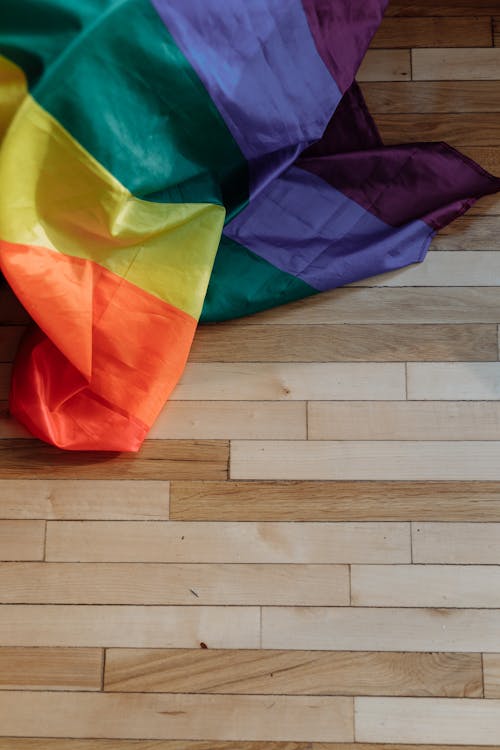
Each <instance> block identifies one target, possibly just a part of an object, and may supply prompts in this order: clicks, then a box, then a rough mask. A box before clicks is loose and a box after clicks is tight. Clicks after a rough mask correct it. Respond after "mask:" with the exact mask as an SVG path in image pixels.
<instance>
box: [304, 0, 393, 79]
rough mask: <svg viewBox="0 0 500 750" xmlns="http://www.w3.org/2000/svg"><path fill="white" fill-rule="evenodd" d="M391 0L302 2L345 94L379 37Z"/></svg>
mask: <svg viewBox="0 0 500 750" xmlns="http://www.w3.org/2000/svg"><path fill="white" fill-rule="evenodd" d="M388 3H389V0H302V4H303V6H304V10H305V13H306V16H307V20H308V22H309V27H310V29H311V33H312V35H313V37H314V41H315V42H316V47H317V48H318V52H319V54H320V55H321V57H322V58H323V61H324V63H325V65H326V66H327V68H328V70H329V71H330V72H331V74H332V76H333V77H334V78H335V80H336V81H337V83H338V85H339V87H340V90H341V91H342V93H344V91H346V90H347V89H348V88H349V86H350V85H351V83H352V80H353V78H354V75H355V73H356V71H357V69H358V67H359V64H360V62H361V60H362V59H363V57H364V54H365V52H366V50H367V49H368V46H369V44H370V41H371V38H372V36H373V35H374V34H375V32H376V30H377V28H378V26H379V24H380V21H381V20H382V15H383V13H384V10H385V9H386V7H387V5H388Z"/></svg>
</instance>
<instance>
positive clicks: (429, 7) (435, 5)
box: [386, 0, 498, 17]
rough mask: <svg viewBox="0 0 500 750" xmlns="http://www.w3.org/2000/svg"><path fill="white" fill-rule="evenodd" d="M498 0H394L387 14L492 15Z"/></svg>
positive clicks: (414, 15)
mask: <svg viewBox="0 0 500 750" xmlns="http://www.w3.org/2000/svg"><path fill="white" fill-rule="evenodd" d="M497 9H498V0H475V2H474V3H471V2H470V0H392V1H391V2H390V3H389V6H388V8H387V10H386V15H387V16H398V17H405V16H411V17H417V16H424V17H425V16H457V15H459V16H492V15H494V14H495V11H496V10H497Z"/></svg>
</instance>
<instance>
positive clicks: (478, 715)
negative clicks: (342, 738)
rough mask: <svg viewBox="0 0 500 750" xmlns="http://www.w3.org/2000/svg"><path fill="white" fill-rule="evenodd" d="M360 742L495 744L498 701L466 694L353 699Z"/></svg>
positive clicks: (499, 717)
mask: <svg viewBox="0 0 500 750" xmlns="http://www.w3.org/2000/svg"><path fill="white" fill-rule="evenodd" d="M355 727H356V729H355V731H356V739H357V740H360V741H361V742H446V743H448V742H458V743H463V744H466V743H477V744H478V745H495V746H497V743H498V739H499V737H500V701H489V700H474V699H469V698H462V699H456V698H429V699H427V698H372V697H361V698H356V699H355Z"/></svg>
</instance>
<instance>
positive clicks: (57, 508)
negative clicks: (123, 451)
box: [0, 479, 169, 521]
mask: <svg viewBox="0 0 500 750" xmlns="http://www.w3.org/2000/svg"><path fill="white" fill-rule="evenodd" d="M168 502H169V483H168V482H165V481H148V480H135V481H127V480H121V481H120V480H110V479H108V480H100V479H93V480H92V479H90V480H86V479H75V480H73V479H54V480H49V479H1V480H0V518H53V519H66V520H71V519H96V520H99V519H100V520H105V519H109V520H134V519H136V520H142V521H148V520H157V521H158V520H160V519H167V518H168Z"/></svg>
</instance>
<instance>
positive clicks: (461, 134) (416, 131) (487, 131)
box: [376, 50, 500, 147]
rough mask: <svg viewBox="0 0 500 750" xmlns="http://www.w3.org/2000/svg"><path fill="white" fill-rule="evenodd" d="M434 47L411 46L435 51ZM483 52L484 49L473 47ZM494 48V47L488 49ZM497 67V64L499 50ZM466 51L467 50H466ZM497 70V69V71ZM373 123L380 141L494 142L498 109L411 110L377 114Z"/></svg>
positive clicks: (498, 137)
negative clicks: (400, 112) (376, 127)
mask: <svg viewBox="0 0 500 750" xmlns="http://www.w3.org/2000/svg"><path fill="white" fill-rule="evenodd" d="M437 51H438V50H415V51H414V54H416V53H417V52H423V53H427V52H437ZM477 51H478V52H487V51H488V50H477ZM492 51H494V50H492ZM496 51H497V52H498V63H497V67H498V68H500V50H496ZM467 53H470V50H467ZM497 74H498V73H497ZM376 121H377V125H378V127H379V130H380V134H381V136H382V138H383V140H384V143H386V144H388V145H390V144H396V143H411V142H412V141H415V140H417V141H446V142H447V143H449V144H450V145H451V146H456V147H460V146H496V145H497V144H498V142H499V141H500V122H499V117H498V113H496V112H495V113H493V114H491V113H488V112H482V113H480V114H479V113H469V112H467V113H460V114H450V113H446V114H439V113H437V114H436V113H429V112H426V113H412V114H400V115H394V114H388V115H386V114H379V115H377V116H376Z"/></svg>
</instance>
